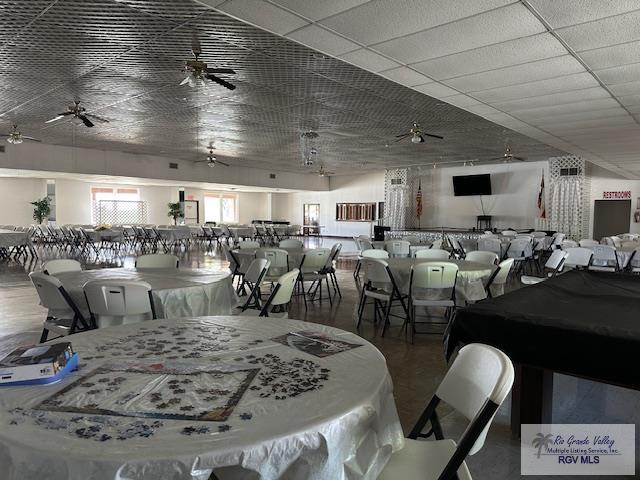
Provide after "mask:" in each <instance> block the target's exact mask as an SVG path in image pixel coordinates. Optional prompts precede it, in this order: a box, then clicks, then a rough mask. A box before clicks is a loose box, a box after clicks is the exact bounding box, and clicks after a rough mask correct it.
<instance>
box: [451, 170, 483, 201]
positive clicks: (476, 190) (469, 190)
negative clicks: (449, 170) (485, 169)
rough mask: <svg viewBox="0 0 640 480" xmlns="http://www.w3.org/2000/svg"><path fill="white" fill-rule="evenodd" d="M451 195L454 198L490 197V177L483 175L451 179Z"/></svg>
mask: <svg viewBox="0 0 640 480" xmlns="http://www.w3.org/2000/svg"><path fill="white" fill-rule="evenodd" d="M453 194H454V195H455V196H456V197H464V196H468V195H491V175H489V174H488V173H485V174H482V175H461V176H457V177H453Z"/></svg>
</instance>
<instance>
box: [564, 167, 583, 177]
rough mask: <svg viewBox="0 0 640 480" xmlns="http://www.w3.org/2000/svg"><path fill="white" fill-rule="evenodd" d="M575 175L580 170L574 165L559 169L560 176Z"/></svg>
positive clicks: (578, 173)
mask: <svg viewBox="0 0 640 480" xmlns="http://www.w3.org/2000/svg"><path fill="white" fill-rule="evenodd" d="M576 175H580V170H579V169H578V168H576V167H572V168H561V169H560V176H561V177H575V176H576Z"/></svg>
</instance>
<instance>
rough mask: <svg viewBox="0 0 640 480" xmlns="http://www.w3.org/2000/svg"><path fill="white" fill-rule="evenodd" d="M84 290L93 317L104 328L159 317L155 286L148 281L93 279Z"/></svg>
mask: <svg viewBox="0 0 640 480" xmlns="http://www.w3.org/2000/svg"><path fill="white" fill-rule="evenodd" d="M82 289H83V290H84V296H85V298H86V299H87V305H89V311H90V312H91V318H92V319H93V321H94V323H95V324H96V325H98V326H99V327H100V328H105V327H110V326H114V325H123V324H129V323H138V322H142V321H144V320H149V319H150V318H151V319H154V318H156V312H155V307H154V304H153V297H152V294H151V285H149V284H148V283H146V282H133V281H127V280H93V281H90V282H87V283H85V284H84V286H83V287H82ZM149 317H150V318H149Z"/></svg>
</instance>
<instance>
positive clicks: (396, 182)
mask: <svg viewBox="0 0 640 480" xmlns="http://www.w3.org/2000/svg"><path fill="white" fill-rule="evenodd" d="M391 185H402V178H392V179H391Z"/></svg>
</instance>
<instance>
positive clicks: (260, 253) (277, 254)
mask: <svg viewBox="0 0 640 480" xmlns="http://www.w3.org/2000/svg"><path fill="white" fill-rule="evenodd" d="M256 258H266V259H267V260H269V275H277V274H280V275H282V274H283V273H285V272H286V271H288V270H289V253H288V252H287V251H286V250H280V249H279V248H261V249H259V250H257V251H256Z"/></svg>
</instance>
